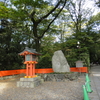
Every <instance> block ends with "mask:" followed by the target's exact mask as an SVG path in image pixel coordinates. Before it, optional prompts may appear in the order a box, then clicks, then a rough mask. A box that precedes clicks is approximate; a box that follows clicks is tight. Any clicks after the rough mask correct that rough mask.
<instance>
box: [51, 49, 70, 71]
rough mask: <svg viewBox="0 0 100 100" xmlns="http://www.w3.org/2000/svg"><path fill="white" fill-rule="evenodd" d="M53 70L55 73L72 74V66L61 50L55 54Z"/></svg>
mask: <svg viewBox="0 0 100 100" xmlns="http://www.w3.org/2000/svg"><path fill="white" fill-rule="evenodd" d="M52 68H53V70H54V72H70V66H69V64H68V62H67V60H66V58H65V56H64V54H63V52H62V51H61V50H58V51H55V52H54V55H53V57H52Z"/></svg>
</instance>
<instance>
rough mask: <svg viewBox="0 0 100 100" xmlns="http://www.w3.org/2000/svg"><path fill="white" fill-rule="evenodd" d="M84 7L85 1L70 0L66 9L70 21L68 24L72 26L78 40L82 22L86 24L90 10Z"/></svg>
mask: <svg viewBox="0 0 100 100" xmlns="http://www.w3.org/2000/svg"><path fill="white" fill-rule="evenodd" d="M84 6H85V0H70V1H69V3H68V5H67V7H66V9H67V10H68V11H69V14H70V17H71V19H72V22H71V23H70V24H73V25H72V26H73V30H74V33H75V37H76V38H78V35H79V34H80V33H81V30H82V27H83V25H84V22H85V23H86V18H89V16H90V15H89V14H90V12H91V11H90V9H88V10H86V9H84ZM88 15H89V16H88Z"/></svg>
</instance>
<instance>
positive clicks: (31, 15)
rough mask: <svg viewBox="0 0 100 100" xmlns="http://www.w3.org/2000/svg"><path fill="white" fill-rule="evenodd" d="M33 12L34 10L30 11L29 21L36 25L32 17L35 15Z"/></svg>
mask: <svg viewBox="0 0 100 100" xmlns="http://www.w3.org/2000/svg"><path fill="white" fill-rule="evenodd" d="M35 13H36V12H35V11H34V9H33V10H32V12H31V13H30V14H29V17H30V18H31V21H32V22H33V23H36V21H35V19H34V15H35Z"/></svg>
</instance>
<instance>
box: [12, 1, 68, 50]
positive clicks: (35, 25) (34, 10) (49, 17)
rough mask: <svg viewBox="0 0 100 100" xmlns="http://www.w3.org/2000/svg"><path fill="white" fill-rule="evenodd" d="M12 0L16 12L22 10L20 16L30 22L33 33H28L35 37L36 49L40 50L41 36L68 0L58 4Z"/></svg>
mask: <svg viewBox="0 0 100 100" xmlns="http://www.w3.org/2000/svg"><path fill="white" fill-rule="evenodd" d="M11 2H12V4H14V6H15V7H16V9H17V10H16V14H17V13H18V12H19V11H20V15H19V16H18V17H19V18H22V20H23V21H24V22H25V21H28V23H30V26H31V29H32V33H31V34H28V35H31V37H32V38H34V41H35V47H36V50H37V51H40V40H41V38H43V36H44V34H45V33H46V32H47V31H48V30H49V29H50V25H51V24H52V23H53V22H54V21H55V19H56V18H57V17H58V15H59V14H60V12H61V11H62V10H63V8H64V6H65V4H66V2H67V0H58V1H56V2H57V3H56V4H53V3H51V1H48V2H47V1H44V0H35V1H32V0H21V1H20V0H11ZM21 12H22V13H21ZM23 17H24V19H23ZM25 23H26V22H25Z"/></svg>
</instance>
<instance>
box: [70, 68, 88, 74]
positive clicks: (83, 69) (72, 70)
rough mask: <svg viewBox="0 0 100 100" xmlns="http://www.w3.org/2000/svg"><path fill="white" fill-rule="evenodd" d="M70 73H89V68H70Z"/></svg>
mask: <svg viewBox="0 0 100 100" xmlns="http://www.w3.org/2000/svg"><path fill="white" fill-rule="evenodd" d="M70 71H71V72H84V73H88V68H87V67H79V68H76V67H73V68H70Z"/></svg>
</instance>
